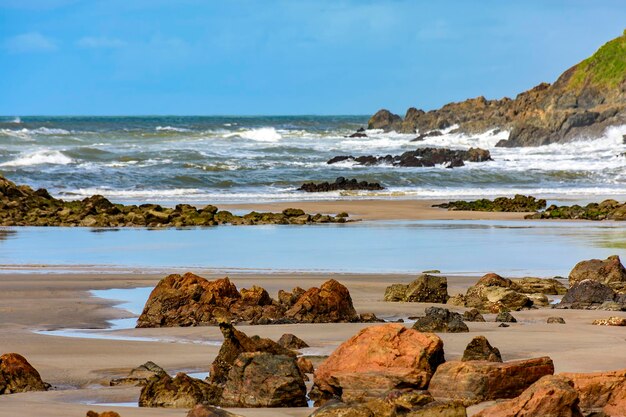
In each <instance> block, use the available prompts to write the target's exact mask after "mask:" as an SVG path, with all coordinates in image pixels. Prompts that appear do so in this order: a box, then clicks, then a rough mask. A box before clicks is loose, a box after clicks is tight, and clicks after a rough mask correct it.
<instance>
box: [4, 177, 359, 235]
mask: <svg viewBox="0 0 626 417" xmlns="http://www.w3.org/2000/svg"><path fill="white" fill-rule="evenodd" d="M347 221H350V220H348V214H347V213H339V214H338V215H336V216H333V215H326V214H315V215H311V214H307V213H305V212H304V211H303V210H300V209H296V208H288V209H285V210H283V211H282V212H281V213H258V212H255V211H253V212H250V213H248V214H245V215H243V216H238V215H235V214H232V213H231V212H229V211H226V210H219V209H218V208H217V207H215V206H213V205H207V206H205V207H203V208H201V209H198V208H196V207H194V206H192V205H189V204H178V205H177V206H176V207H174V208H167V207H162V206H160V205H158V204H142V205H140V206H136V205H123V204H114V203H111V202H110V201H109V200H107V199H106V198H104V197H103V196H101V195H94V196H92V197H89V198H85V199H84V200H81V201H63V200H60V199H57V198H54V197H52V196H51V195H50V194H49V193H48V191H47V190H45V189H43V188H40V189H38V190H33V189H32V188H30V187H28V186H26V185H19V186H18V185H16V184H15V183H13V182H11V181H9V180H8V179H6V178H4V177H2V176H0V226H81V227H186V226H217V225H223V224H230V225H255V224H294V225H303V224H315V223H345V222H347Z"/></svg>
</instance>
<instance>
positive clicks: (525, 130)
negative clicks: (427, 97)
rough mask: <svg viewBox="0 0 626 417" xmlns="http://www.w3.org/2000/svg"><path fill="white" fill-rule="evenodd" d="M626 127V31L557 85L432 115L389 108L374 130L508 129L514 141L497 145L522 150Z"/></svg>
mask: <svg viewBox="0 0 626 417" xmlns="http://www.w3.org/2000/svg"><path fill="white" fill-rule="evenodd" d="M621 124H626V30H625V31H624V34H623V35H622V36H620V37H618V38H616V39H613V40H611V41H609V42H607V43H606V44H604V45H603V46H602V47H601V48H600V49H598V51H597V52H596V53H595V54H593V55H592V56H591V57H589V58H587V59H585V60H584V61H582V62H580V63H578V64H576V65H574V66H573V67H571V68H569V69H568V70H567V71H565V72H564V73H563V74H561V76H560V77H559V78H558V79H557V80H556V81H555V82H554V83H553V84H548V83H542V84H539V85H538V86H536V87H534V88H531V89H530V90H528V91H525V92H523V93H521V94H519V95H518V96H517V97H516V98H515V99H510V98H507V97H505V98H502V99H500V100H487V99H485V97H482V96H481V97H477V98H472V99H468V100H466V101H463V102H456V103H449V104H446V105H445V106H443V107H442V108H440V109H437V110H431V111H423V110H418V109H416V108H414V107H411V108H409V109H408V110H407V112H406V115H405V117H404V118H401V117H400V116H398V115H395V114H393V113H391V112H389V111H388V110H384V109H383V110H380V111H378V112H377V113H376V114H375V115H373V116H372V117H371V118H370V120H369V122H368V128H369V129H383V130H385V131H391V130H395V131H397V132H401V133H415V132H420V133H424V132H428V131H432V130H437V129H446V128H449V127H451V126H454V125H458V131H459V132H462V133H466V134H476V133H482V132H485V131H487V130H491V129H506V130H509V131H510V135H509V138H508V140H502V141H500V143H498V145H497V146H501V147H517V146H539V145H547V144H550V143H562V142H569V141H572V140H574V139H577V138H594V137H598V136H600V135H601V134H602V132H603V131H604V129H605V128H606V127H608V126H614V125H621Z"/></svg>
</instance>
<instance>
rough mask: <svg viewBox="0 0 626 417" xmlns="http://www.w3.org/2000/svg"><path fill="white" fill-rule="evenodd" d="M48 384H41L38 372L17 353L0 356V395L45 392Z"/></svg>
mask: <svg viewBox="0 0 626 417" xmlns="http://www.w3.org/2000/svg"><path fill="white" fill-rule="evenodd" d="M48 388H50V384H48V383H46V382H43V381H42V380H41V376H40V375H39V372H37V370H36V369H35V368H33V366H32V365H31V364H30V363H28V361H27V360H26V358H24V357H23V356H22V355H20V354H18V353H5V354H4V355H2V356H0V395H2V394H15V393H18V392H29V391H47V390H48Z"/></svg>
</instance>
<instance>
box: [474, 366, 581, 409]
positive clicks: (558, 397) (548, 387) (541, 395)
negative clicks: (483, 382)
mask: <svg viewBox="0 0 626 417" xmlns="http://www.w3.org/2000/svg"><path fill="white" fill-rule="evenodd" d="M573 385H574V384H573V383H572V381H571V380H570V379H568V378H565V377H563V376H560V375H548V376H544V377H543V378H541V379H540V380H539V381H537V382H535V383H534V384H533V385H531V386H530V387H529V388H528V389H527V390H525V391H524V392H523V393H522V394H521V395H520V396H519V397H517V398H514V399H512V400H509V401H504V402H500V403H497V404H496V405H493V406H491V407H488V408H486V409H484V410H482V411H480V412H479V413H477V414H474V417H539V416H541V417H583V414H582V412H581V411H580V408H579V407H578V393H577V392H576V390H575V389H574V386H573Z"/></svg>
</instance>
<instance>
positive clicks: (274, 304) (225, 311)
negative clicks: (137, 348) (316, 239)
mask: <svg viewBox="0 0 626 417" xmlns="http://www.w3.org/2000/svg"><path fill="white" fill-rule="evenodd" d="M372 321H378V320H377V319H376V317H375V316H373V315H371V317H369V316H366V315H363V316H360V315H359V314H357V312H356V310H355V309H354V306H353V305H352V298H351V297H350V292H349V291H348V289H347V288H346V287H345V286H344V285H342V284H340V283H339V282H337V281H335V280H332V279H331V280H329V281H326V282H325V283H323V284H322V285H321V286H320V287H319V288H318V287H313V288H310V289H308V290H307V291H304V290H302V289H300V288H294V290H293V292H292V293H287V292H284V291H283V292H282V293H279V299H278V300H274V299H273V298H271V297H270V295H269V294H268V293H267V291H266V290H265V289H263V288H261V287H258V286H253V287H252V288H250V289H246V288H242V289H241V290H238V289H237V287H236V286H235V285H234V284H233V283H232V282H231V281H230V280H229V279H228V278H222V279H217V280H215V281H209V280H207V279H205V278H202V277H200V276H198V275H194V274H192V273H190V272H188V273H186V274H184V275H178V274H172V275H169V276H167V277H165V278H163V279H162V280H161V281H159V283H158V284H157V285H156V287H155V288H154V290H152V293H151V294H150V296H149V297H148V301H146V305H145V306H144V309H143V312H142V313H141V315H140V316H139V319H138V320H137V327H173V326H200V325H216V324H218V323H221V322H248V323H250V324H290V323H340V322H343V323H347V322H372Z"/></svg>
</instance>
